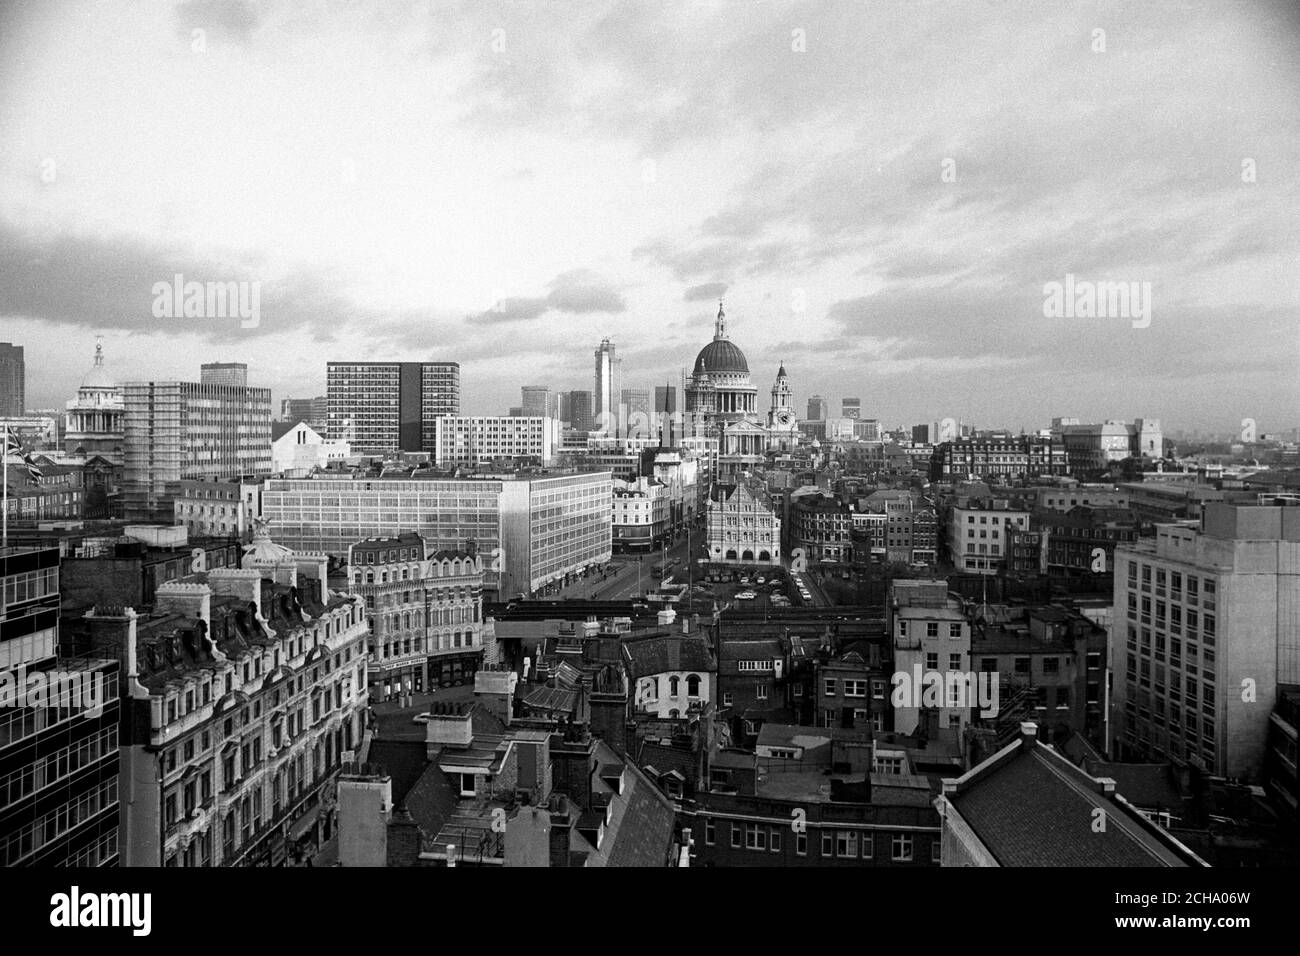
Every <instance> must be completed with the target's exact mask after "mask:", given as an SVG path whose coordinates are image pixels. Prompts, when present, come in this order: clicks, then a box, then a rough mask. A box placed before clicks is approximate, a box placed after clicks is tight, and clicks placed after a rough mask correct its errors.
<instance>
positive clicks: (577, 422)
mask: <svg viewBox="0 0 1300 956" xmlns="http://www.w3.org/2000/svg"><path fill="white" fill-rule="evenodd" d="M565 394H566V395H568V396H569V408H568V416H567V417H565V415H563V414H561V416H560V417H561V418H563V419H564V421H567V422H568V423H569V427H570V428H573V429H575V430H576V431H580V432H589V431H592V430H593V429H594V428H595V424H594V420H595V419H594V412H593V409H592V404H591V402H592V398H591V392H588V391H587V390H586V389H582V390H579V391H572V392H565Z"/></svg>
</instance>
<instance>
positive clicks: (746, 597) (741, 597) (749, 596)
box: [736, 591, 758, 601]
mask: <svg viewBox="0 0 1300 956" xmlns="http://www.w3.org/2000/svg"><path fill="white" fill-rule="evenodd" d="M756 597H758V595H757V594H755V593H754V592H753V591H741V592H739V593H738V594H737V595H736V600H737V601H752V600H754V598H756Z"/></svg>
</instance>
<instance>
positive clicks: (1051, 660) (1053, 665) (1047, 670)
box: [1043, 657, 1061, 674]
mask: <svg viewBox="0 0 1300 956" xmlns="http://www.w3.org/2000/svg"><path fill="white" fill-rule="evenodd" d="M1060 671H1061V659H1060V658H1059V657H1044V658H1043V673H1044V674H1058V673H1060Z"/></svg>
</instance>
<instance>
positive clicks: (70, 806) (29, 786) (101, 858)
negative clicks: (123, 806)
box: [0, 547, 121, 867]
mask: <svg viewBox="0 0 1300 956" xmlns="http://www.w3.org/2000/svg"><path fill="white" fill-rule="evenodd" d="M0 584H2V585H3V594H0V701H2V702H3V706H0V866H6V867H10V866H40V867H55V866H78V867H81V866H116V865H117V862H118V816H119V812H120V806H119V800H118V779H119V758H118V747H119V740H118V735H119V733H120V727H121V720H120V705H119V703H118V699H119V689H118V677H119V673H120V671H119V665H118V662H117V661H116V660H103V659H98V658H94V657H66V656H65V657H61V656H60V654H59V646H60V639H59V549H58V548H54V547H51V548H5V549H3V550H0Z"/></svg>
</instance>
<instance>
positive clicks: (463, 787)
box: [460, 773, 474, 797]
mask: <svg viewBox="0 0 1300 956" xmlns="http://www.w3.org/2000/svg"><path fill="white" fill-rule="evenodd" d="M460 795H461V796H462V797H472V796H474V774H472V773H462V774H461V775H460Z"/></svg>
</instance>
